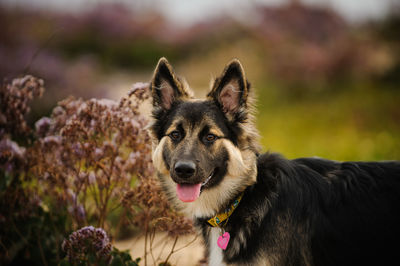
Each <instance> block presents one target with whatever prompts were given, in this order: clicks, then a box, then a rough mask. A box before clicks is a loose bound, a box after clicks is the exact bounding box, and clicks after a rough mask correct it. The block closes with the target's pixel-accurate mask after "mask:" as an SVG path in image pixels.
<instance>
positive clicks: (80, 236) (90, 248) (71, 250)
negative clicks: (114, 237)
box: [61, 226, 112, 263]
mask: <svg viewBox="0 0 400 266" xmlns="http://www.w3.org/2000/svg"><path fill="white" fill-rule="evenodd" d="M61 247H62V250H63V251H64V252H66V253H67V257H68V259H69V260H70V262H74V263H79V262H84V261H85V260H86V256H88V255H90V254H92V255H95V256H96V259H97V260H99V261H105V262H107V263H108V262H110V259H111V254H110V253H111V248H112V246H111V243H110V239H109V238H108V236H107V233H106V232H105V231H104V230H103V229H102V228H95V227H93V226H86V227H83V228H81V229H79V230H78V231H75V232H73V233H72V234H71V235H70V236H69V237H68V239H64V241H63V243H62V246H61Z"/></svg>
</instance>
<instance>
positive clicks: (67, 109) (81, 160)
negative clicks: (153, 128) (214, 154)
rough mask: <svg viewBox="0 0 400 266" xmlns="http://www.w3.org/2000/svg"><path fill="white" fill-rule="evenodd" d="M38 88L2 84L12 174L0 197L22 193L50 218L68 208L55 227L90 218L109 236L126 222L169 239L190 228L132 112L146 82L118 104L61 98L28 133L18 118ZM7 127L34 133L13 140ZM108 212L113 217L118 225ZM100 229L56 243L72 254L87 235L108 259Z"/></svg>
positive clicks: (7, 171) (39, 84) (27, 81)
mask: <svg viewBox="0 0 400 266" xmlns="http://www.w3.org/2000/svg"><path fill="white" fill-rule="evenodd" d="M42 92H43V81H41V80H38V79H35V78H33V77H31V76H28V77H25V78H22V79H17V80H15V81H13V83H12V84H11V85H7V86H3V87H2V90H1V99H2V102H3V101H5V102H6V103H5V105H4V106H8V107H7V108H10V110H9V109H7V110H6V109H4V110H5V111H4V112H3V105H2V107H1V108H2V113H1V114H0V117H1V119H2V121H1V123H2V124H1V126H2V128H1V130H2V131H1V138H0V152H1V153H0V155H1V156H0V164H1V169H0V170H2V172H1V173H2V174H4V175H5V178H7V176H12V175H15V176H16V177H17V178H16V179H15V180H18V182H17V185H16V186H14V188H13V189H11V190H10V191H9V192H7V191H6V192H7V193H5V192H3V191H0V192H1V193H0V197H1V199H2V202H9V200H10V199H13V200H14V201H15V202H19V203H20V199H23V200H24V201H26V199H27V198H29V201H32V202H34V203H35V204H33V205H34V206H36V207H39V206H40V208H41V209H42V210H43V211H44V213H48V214H49V217H50V218H51V217H53V218H54V217H56V216H57V215H58V216H61V217H64V216H65V214H68V215H67V216H68V217H69V218H68V219H67V220H66V223H65V225H64V226H65V227H64V228H62V229H61V230H60V231H59V232H71V231H73V230H77V229H78V228H82V227H83V226H87V225H90V224H95V225H96V226H97V227H99V228H104V229H105V230H106V231H108V232H111V233H112V234H117V233H118V230H119V229H121V228H120V227H121V226H124V225H129V224H131V225H133V226H135V227H136V228H140V229H142V230H143V231H144V232H145V234H146V238H147V237H150V234H154V232H155V231H156V230H164V231H168V232H169V234H170V235H171V236H174V237H177V236H179V235H181V234H185V233H191V232H193V228H192V224H191V222H190V221H189V220H187V219H185V218H183V217H182V216H181V215H179V214H178V213H176V212H174V211H173V210H172V209H171V207H170V206H169V204H168V201H167V200H166V198H165V197H164V195H163V194H162V192H161V189H160V187H159V185H158V182H157V180H156V179H155V177H154V171H153V167H152V163H151V140H150V138H149V135H148V133H147V130H146V126H147V123H148V121H147V119H146V118H145V117H144V116H143V115H142V114H141V113H140V112H139V106H140V105H141V104H142V103H143V102H144V101H145V100H147V99H148V98H149V97H150V96H149V95H150V93H149V90H148V84H146V83H137V84H135V85H134V86H133V88H132V89H131V91H130V92H129V94H128V97H127V98H122V99H121V101H119V102H115V101H111V100H105V99H103V100H97V99H91V100H86V101H84V100H82V99H74V98H67V99H65V100H63V101H61V102H60V103H59V104H58V105H57V107H56V108H54V110H53V112H52V114H51V116H50V117H43V118H42V119H40V120H39V121H37V122H36V124H35V130H34V131H33V130H31V129H30V128H29V127H28V126H27V124H26V122H25V120H24V116H25V115H26V113H27V112H28V111H29V107H28V106H27V103H28V100H29V99H32V97H33V96H36V95H40V94H41V93H42ZM13 95H14V96H13ZM15 95H17V96H15ZM4 108H5V107H4ZM14 133H16V134H17V135H19V136H21V135H24V134H25V135H28V134H29V135H31V136H33V137H34V138H33V140H32V142H31V143H30V145H29V146H26V147H21V146H19V145H18V144H17V142H15V141H13V140H12V136H14ZM17 169H18V170H17ZM17 192H18V193H17ZM6 195H7V196H6ZM6 199H7V201H6ZM14 205H15V204H14ZM33 205H32V206H33ZM18 206H20V207H21V206H22V205H21V204H19V205H18ZM19 209H21V208H19ZM22 209H23V208H22ZM26 209H29V208H26ZM31 210H33V209H31ZM7 213H8V214H9V212H6V206H5V205H3V204H1V212H0V223H3V222H4V223H5V222H7V221H6V219H5V216H4V215H6V214H7ZM3 214H4V215H3ZM111 214H112V215H114V217H115V215H117V216H118V219H117V220H118V226H117V225H116V224H115V223H114V224H113V223H112V222H111V220H110V217H111ZM2 217H3V218H4V219H1V218H2ZM10 217H11V216H10ZM53 218H51V219H53ZM11 219H12V218H11ZM11 222H13V221H11ZM102 230H103V229H94V228H93V227H85V228H83V229H81V230H79V231H77V232H75V233H74V234H72V235H71V236H70V238H69V240H67V241H65V242H64V245H63V249H64V250H65V251H66V252H67V254H68V257H69V258H70V259H72V258H78V260H79V259H80V258H81V257H82V256H81V255H79V254H84V253H85V252H86V251H87V249H88V247H87V246H85V245H83V244H82V243H81V242H80V241H81V240H80V239H87V240H82V241H89V240H90V241H89V242H91V244H90V245H93V248H94V250H95V251H96V252H97V253H98V252H100V251H101V252H100V253H101V254H103V255H104V256H106V257H107V256H108V255H106V253H107V252H109V250H110V248H109V246H108V245H107V244H105V245H103V244H104V243H105V242H107V243H108V237H107V236H106V234H105V232H104V231H102ZM96 239H102V241H103V242H96V241H97V240H96ZM86 244H87V243H86ZM10 245H11V244H10ZM146 247H147V246H146ZM149 247H150V249H151V245H150V246H149ZM105 251H107V252H105ZM97 253H96V254H97ZM100 253H98V254H100ZM77 254H78V255H77ZM107 254H108V253H107ZM103 255H102V256H103ZM107 258H108V257H107ZM145 258H146V255H145ZM42 259H44V258H43V256H42Z"/></svg>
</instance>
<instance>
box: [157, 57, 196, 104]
mask: <svg viewBox="0 0 400 266" xmlns="http://www.w3.org/2000/svg"><path fill="white" fill-rule="evenodd" d="M150 87H151V93H152V96H153V106H155V107H161V108H163V109H165V110H169V109H170V108H171V106H172V104H173V103H174V102H176V101H178V100H180V99H181V98H183V97H188V96H189V95H188V92H186V91H185V89H184V87H183V84H182V82H181V81H180V80H179V79H178V77H177V76H176V75H175V73H174V71H173V69H172V67H171V65H170V64H169V63H168V60H167V59H166V58H164V57H162V58H161V59H160V60H159V61H158V64H157V66H156V69H155V70H154V74H153V78H152V80H151V86H150Z"/></svg>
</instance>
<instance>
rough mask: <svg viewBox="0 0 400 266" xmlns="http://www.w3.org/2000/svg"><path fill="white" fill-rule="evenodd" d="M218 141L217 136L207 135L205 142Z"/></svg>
mask: <svg viewBox="0 0 400 266" xmlns="http://www.w3.org/2000/svg"><path fill="white" fill-rule="evenodd" d="M216 139H217V136H215V135H214V134H207V135H206V136H205V138H204V140H205V141H207V142H214V141H215V140H216Z"/></svg>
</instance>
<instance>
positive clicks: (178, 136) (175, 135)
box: [169, 131, 181, 140]
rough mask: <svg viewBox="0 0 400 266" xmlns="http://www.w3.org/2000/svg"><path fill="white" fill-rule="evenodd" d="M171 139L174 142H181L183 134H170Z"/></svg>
mask: <svg viewBox="0 0 400 266" xmlns="http://www.w3.org/2000/svg"><path fill="white" fill-rule="evenodd" d="M169 137H170V138H171V139H173V140H180V138H181V133H179V131H172V132H171V133H170V134H169Z"/></svg>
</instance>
